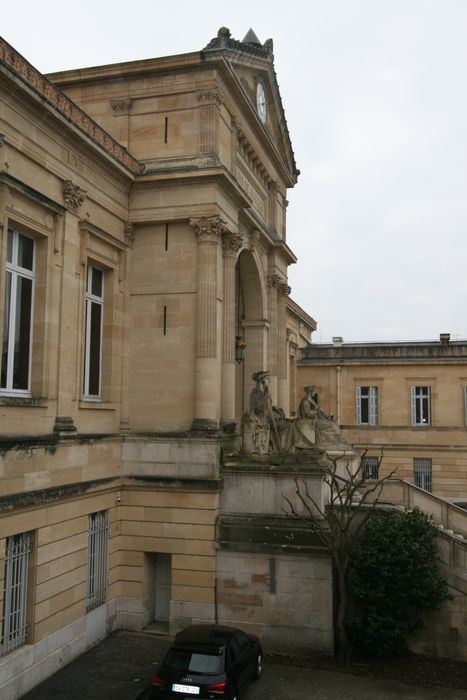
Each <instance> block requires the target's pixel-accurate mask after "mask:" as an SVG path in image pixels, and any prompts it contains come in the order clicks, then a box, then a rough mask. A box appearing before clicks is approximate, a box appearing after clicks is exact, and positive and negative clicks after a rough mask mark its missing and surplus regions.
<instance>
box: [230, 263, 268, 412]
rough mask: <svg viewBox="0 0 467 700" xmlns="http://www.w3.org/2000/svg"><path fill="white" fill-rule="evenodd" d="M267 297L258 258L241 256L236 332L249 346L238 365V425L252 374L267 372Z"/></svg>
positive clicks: (237, 292) (238, 264)
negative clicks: (264, 370)
mask: <svg viewBox="0 0 467 700" xmlns="http://www.w3.org/2000/svg"><path fill="white" fill-rule="evenodd" d="M266 308H267V307H266V294H265V286H264V281H263V277H262V274H261V268H260V265H259V262H258V260H257V257H256V255H255V254H254V253H252V252H251V251H249V250H244V251H242V252H241V253H240V255H239V257H238V260H237V265H236V274H235V333H236V335H237V336H241V337H242V340H243V341H244V342H245V343H246V348H245V353H244V360H243V361H242V362H237V363H236V370H235V419H236V421H237V424H238V423H239V422H240V420H241V417H242V415H243V413H244V411H245V409H246V407H247V405H248V397H249V395H250V390H251V388H252V387H253V383H252V379H251V375H252V374H253V372H257V371H258V370H261V369H267V361H268V360H267V348H268V323H267V320H266Z"/></svg>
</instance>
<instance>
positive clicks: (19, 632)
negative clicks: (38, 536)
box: [1, 532, 32, 654]
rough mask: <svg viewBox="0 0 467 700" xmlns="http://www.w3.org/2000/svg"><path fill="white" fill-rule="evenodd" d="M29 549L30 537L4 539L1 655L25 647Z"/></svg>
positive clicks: (27, 535)
mask: <svg viewBox="0 0 467 700" xmlns="http://www.w3.org/2000/svg"><path fill="white" fill-rule="evenodd" d="M31 549H32V538H31V533H29V532H24V533H22V534H20V535H13V536H12V537H8V538H7V541H6V551H5V584H4V589H3V629H2V648H1V653H2V654H8V653H9V652H10V651H13V649H16V648H17V647H20V646H22V645H23V644H25V643H26V637H27V632H28V624H27V616H26V612H27V596H28V563H29V554H30V552H31Z"/></svg>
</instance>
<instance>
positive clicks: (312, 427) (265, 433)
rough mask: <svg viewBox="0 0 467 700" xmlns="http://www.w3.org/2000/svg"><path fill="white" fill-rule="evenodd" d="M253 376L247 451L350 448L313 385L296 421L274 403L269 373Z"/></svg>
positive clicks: (246, 417)
mask: <svg viewBox="0 0 467 700" xmlns="http://www.w3.org/2000/svg"><path fill="white" fill-rule="evenodd" d="M252 379H253V380H254V382H255V386H254V388H253V389H252V390H251V393H250V404H249V408H248V411H247V412H246V413H245V415H244V416H243V419H242V427H243V449H244V451H245V452H247V453H256V454H261V455H264V454H270V453H280V454H283V455H287V454H294V453H295V452H296V451H297V450H315V451H316V449H319V450H321V451H326V450H329V449H333V448H334V449H340V450H342V449H343V448H344V449H348V448H350V445H349V443H347V441H346V440H345V439H344V437H343V435H342V432H341V429H340V428H339V426H338V425H337V423H336V421H335V420H334V417H333V416H328V415H327V414H326V413H324V411H322V410H321V408H320V407H319V405H318V400H317V395H316V392H315V387H314V386H313V385H312V386H306V387H305V388H304V392H305V396H304V397H303V399H302V400H301V401H300V405H299V407H298V417H297V418H296V419H295V420H292V419H290V418H286V416H285V414H284V411H283V410H282V409H281V408H277V407H276V406H272V404H271V398H270V396H269V372H265V371H260V372H255V373H254V374H253V375H252Z"/></svg>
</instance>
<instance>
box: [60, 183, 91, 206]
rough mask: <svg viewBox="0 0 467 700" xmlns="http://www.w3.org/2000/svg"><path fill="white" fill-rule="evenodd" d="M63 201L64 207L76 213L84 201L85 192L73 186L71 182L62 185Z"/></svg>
mask: <svg viewBox="0 0 467 700" xmlns="http://www.w3.org/2000/svg"><path fill="white" fill-rule="evenodd" d="M63 199H64V202H65V207H66V208H67V209H72V210H73V211H76V210H77V209H78V208H79V207H80V206H81V204H82V203H83V202H84V200H85V199H86V191H85V190H83V189H81V187H78V185H74V184H73V183H72V181H71V180H65V182H64V183H63Z"/></svg>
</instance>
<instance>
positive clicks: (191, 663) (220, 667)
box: [151, 625, 262, 700]
mask: <svg viewBox="0 0 467 700" xmlns="http://www.w3.org/2000/svg"><path fill="white" fill-rule="evenodd" d="M261 670H262V651H261V644H260V641H259V639H258V638H257V637H255V636H253V635H251V634H246V633H245V632H242V631H241V630H238V629H234V628H233V627H222V626H221V625H191V626H190V627H187V628H186V629H185V630H183V632H179V633H178V634H177V636H176V637H175V640H174V643H173V644H172V646H171V647H170V649H169V651H168V652H167V654H166V655H165V658H164V660H163V661H162V663H161V664H160V665H159V666H158V668H157V671H156V673H155V674H154V675H153V677H152V678H151V686H152V697H153V698H160V699H162V698H172V700H173V698H180V699H181V700H193V698H203V700H204V699H207V698H217V699H220V698H226V699H227V700H239V697H240V693H241V692H242V690H243V688H244V687H245V686H246V684H247V683H248V682H249V681H250V680H251V679H257V678H259V677H260V675H261Z"/></svg>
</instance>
